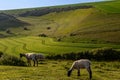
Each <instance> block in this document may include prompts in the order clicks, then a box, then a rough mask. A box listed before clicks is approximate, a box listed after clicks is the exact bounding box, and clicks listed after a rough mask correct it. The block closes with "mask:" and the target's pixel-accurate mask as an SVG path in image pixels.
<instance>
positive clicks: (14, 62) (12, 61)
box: [0, 54, 26, 66]
mask: <svg viewBox="0 0 120 80" xmlns="http://www.w3.org/2000/svg"><path fill="white" fill-rule="evenodd" d="M0 65H11V66H26V63H25V62H24V61H22V60H21V59H19V58H18V57H16V56H11V55H7V54H5V55H3V56H2V57H1V58H0Z"/></svg>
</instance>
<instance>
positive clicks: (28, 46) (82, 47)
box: [0, 36, 120, 56]
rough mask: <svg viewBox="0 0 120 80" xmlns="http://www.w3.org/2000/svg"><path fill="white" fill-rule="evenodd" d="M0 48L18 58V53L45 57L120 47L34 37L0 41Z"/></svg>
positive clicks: (118, 46)
mask: <svg viewBox="0 0 120 80" xmlns="http://www.w3.org/2000/svg"><path fill="white" fill-rule="evenodd" d="M0 47H1V48H0V51H3V52H4V53H7V54H12V55H16V56H19V53H21V52H23V53H26V52H37V53H38V52H42V53H44V54H46V55H49V54H64V53H70V52H81V51H86V50H92V49H96V48H103V47H110V48H113V49H116V50H120V45H118V44H110V43H105V44H94V43H71V42H56V41H54V40H53V39H52V38H43V37H34V36H29V37H16V38H15V37H13V38H5V39H1V40H0Z"/></svg>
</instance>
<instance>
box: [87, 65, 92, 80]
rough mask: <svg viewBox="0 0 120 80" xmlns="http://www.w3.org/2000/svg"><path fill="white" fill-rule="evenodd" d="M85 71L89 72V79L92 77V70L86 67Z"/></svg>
mask: <svg viewBox="0 0 120 80" xmlns="http://www.w3.org/2000/svg"><path fill="white" fill-rule="evenodd" d="M87 71H88V72H89V77H90V80H91V78H92V70H91V68H90V67H88V68H87Z"/></svg>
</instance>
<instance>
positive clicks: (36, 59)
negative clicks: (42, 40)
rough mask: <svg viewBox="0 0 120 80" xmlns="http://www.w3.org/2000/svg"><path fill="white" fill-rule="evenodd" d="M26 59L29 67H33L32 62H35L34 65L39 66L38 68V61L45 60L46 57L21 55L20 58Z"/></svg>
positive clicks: (34, 54)
mask: <svg viewBox="0 0 120 80" xmlns="http://www.w3.org/2000/svg"><path fill="white" fill-rule="evenodd" d="M23 56H24V57H26V59H27V62H28V65H30V66H31V60H33V62H34V65H33V66H35V63H37V66H38V60H44V59H45V56H44V55H43V54H40V53H39V54H36V53H20V58H22V57H23Z"/></svg>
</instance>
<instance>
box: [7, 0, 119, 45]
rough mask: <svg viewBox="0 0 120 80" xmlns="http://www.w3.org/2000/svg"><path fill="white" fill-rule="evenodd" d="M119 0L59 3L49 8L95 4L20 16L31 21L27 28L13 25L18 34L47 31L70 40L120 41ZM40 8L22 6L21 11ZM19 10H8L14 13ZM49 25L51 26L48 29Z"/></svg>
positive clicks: (13, 29) (37, 33)
mask: <svg viewBox="0 0 120 80" xmlns="http://www.w3.org/2000/svg"><path fill="white" fill-rule="evenodd" d="M119 3H120V1H119V0H116V1H109V2H95V3H86V4H74V5H67V6H56V7H50V8H47V9H54V8H63V7H68V6H72V7H74V6H79V5H91V6H93V7H91V8H85V9H82V8H80V9H75V10H68V11H61V12H52V13H49V14H46V15H42V16H28V17H18V19H20V20H22V21H24V22H26V23H29V24H31V25H30V26H25V27H26V28H28V29H29V30H27V31H26V30H23V28H17V29H15V28H11V31H12V32H13V33H14V34H16V35H18V34H19V35H35V36H38V35H40V34H45V35H47V36H49V37H56V38H60V39H61V40H62V41H70V42H93V43H106V42H107V43H108V42H112V43H113V42H114V43H119V42H120V36H119V35H118V34H120V26H119V25H120V7H119ZM36 9H43V8H33V9H22V10H18V11H21V12H20V13H24V12H26V11H32V10H33V11H34V10H36ZM14 11H15V10H11V11H6V12H9V13H10V14H11V13H12V12H14ZM16 14H17V12H16ZM48 27H49V28H50V29H48Z"/></svg>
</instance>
